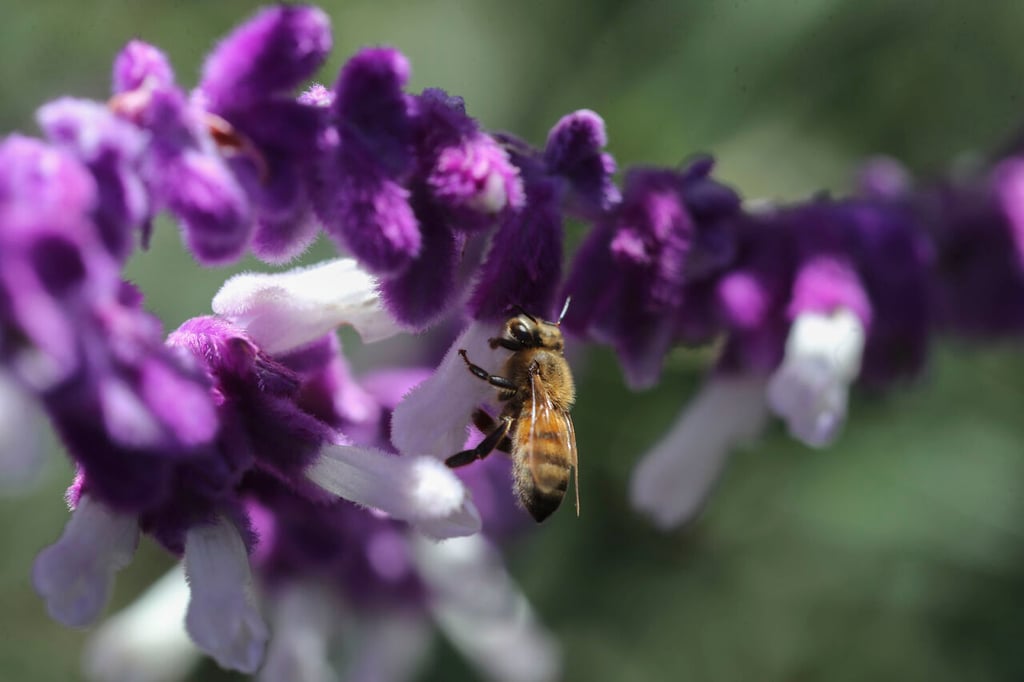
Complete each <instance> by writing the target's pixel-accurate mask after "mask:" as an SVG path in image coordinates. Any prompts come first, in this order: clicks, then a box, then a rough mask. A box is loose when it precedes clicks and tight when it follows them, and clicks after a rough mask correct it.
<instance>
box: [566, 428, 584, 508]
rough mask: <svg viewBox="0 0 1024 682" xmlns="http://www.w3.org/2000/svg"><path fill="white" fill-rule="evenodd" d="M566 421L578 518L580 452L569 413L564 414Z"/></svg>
mask: <svg viewBox="0 0 1024 682" xmlns="http://www.w3.org/2000/svg"><path fill="white" fill-rule="evenodd" d="M562 419H564V420H565V430H566V432H568V434H569V435H568V444H569V459H570V461H572V475H573V482H572V486H573V488H575V489H576V516H577V517H579V515H580V459H579V450H577V449H576V429H575V428H573V425H572V417H570V416H569V413H568V412H563V413H562Z"/></svg>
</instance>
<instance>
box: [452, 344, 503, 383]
mask: <svg viewBox="0 0 1024 682" xmlns="http://www.w3.org/2000/svg"><path fill="white" fill-rule="evenodd" d="M459 355H461V356H462V359H463V360H465V361H466V366H467V367H469V371H470V372H472V373H473V376H475V377H477V378H478V379H483V380H484V381H486V382H487V383H489V384H490V385H491V386H496V387H497V388H500V389H502V390H503V391H510V392H511V393H513V394H514V393H515V392H516V385H515V384H513V383H512V382H511V381H509V380H508V379H506V378H505V377H500V376H498V375H497V374H491V373H490V372H488V371H487V370H486V369H484V368H483V367H481V366H480V365H474V364H473V363H472V362H470V361H469V357H468V356H467V355H466V349H465V348H462V349H460V350H459Z"/></svg>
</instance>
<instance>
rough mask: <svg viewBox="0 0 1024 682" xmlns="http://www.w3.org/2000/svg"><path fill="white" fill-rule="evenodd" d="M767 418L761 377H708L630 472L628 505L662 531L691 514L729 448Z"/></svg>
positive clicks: (754, 432)
mask: <svg viewBox="0 0 1024 682" xmlns="http://www.w3.org/2000/svg"><path fill="white" fill-rule="evenodd" d="M766 417H767V405H766V403H765V382H764V380H762V379H760V378H756V377H721V376H719V377H713V378H711V379H710V380H709V381H708V383H707V384H706V385H705V386H704V387H703V388H702V389H701V390H700V391H699V392H698V393H697V395H696V396H695V397H694V398H693V399H692V400H691V401H690V403H689V404H688V405H687V406H686V408H685V409H684V410H683V412H682V414H681V415H680V417H679V419H677V420H676V423H675V424H674V425H673V426H672V428H671V429H669V431H668V433H666V434H665V435H664V436H663V437H662V439H661V440H660V441H659V442H658V443H657V444H655V446H654V447H653V448H651V450H650V451H648V453H647V454H646V455H644V457H643V458H642V459H641V460H640V463H639V464H638V465H637V467H636V469H635V470H634V471H633V476H632V479H631V480H630V483H629V494H630V500H631V502H632V504H633V507H635V508H636V509H637V510H639V511H641V512H644V513H645V514H648V515H649V516H650V517H651V518H652V519H653V521H654V523H655V524H657V525H658V526H659V527H660V528H662V529H665V530H667V529H669V528H673V527H675V526H679V525H681V524H683V523H685V522H686V521H689V520H690V519H692V518H693V517H694V516H695V515H696V514H697V512H698V511H699V510H700V508H701V506H702V504H703V502H704V500H705V499H706V498H707V494H708V492H709V491H710V488H711V486H712V484H713V483H714V482H715V480H716V479H717V478H718V474H719V472H720V471H721V470H722V467H723V466H724V465H725V460H726V458H727V457H728V455H729V453H730V452H731V451H732V449H733V448H734V447H736V446H737V445H739V444H741V443H743V442H745V441H747V440H750V439H752V438H754V437H755V436H756V435H757V434H758V433H759V432H760V431H761V428H762V427H763V425H764V422H765V419H766Z"/></svg>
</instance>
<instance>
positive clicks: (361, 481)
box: [306, 445, 480, 538]
mask: <svg viewBox="0 0 1024 682" xmlns="http://www.w3.org/2000/svg"><path fill="white" fill-rule="evenodd" d="M306 477H307V478H309V480H311V481H313V483H315V484H317V485H318V486H320V487H321V488H323V489H324V490H327V491H328V492H330V493H333V494H334V495H337V496H338V497H343V498H345V499H346V500H351V501H352V502H355V503H356V504H360V505H363V506H365V507H373V508H375V509H379V510H381V511H383V512H385V513H387V514H389V515H390V516H393V517H395V518H397V519H402V520H404V521H408V522H410V523H412V524H413V525H414V526H416V527H417V528H418V529H419V530H420V531H422V532H423V533H425V534H427V535H429V536H431V537H435V538H445V537H456V536H462V535H470V534H472V533H476V532H477V531H479V530H480V516H479V514H478V513H477V511H476V507H474V506H473V503H472V501H471V500H470V499H469V494H468V492H467V491H466V488H465V486H464V485H463V484H462V481H461V480H459V478H458V476H456V475H455V474H454V473H453V472H452V471H451V469H449V468H448V467H446V466H445V465H444V464H443V463H442V462H439V461H438V460H436V459H434V458H432V457H422V456H421V457H411V456H399V455H389V454H388V453H386V452H383V451H381V450H376V449H374V448H367V447H360V446H354V445H328V446H326V447H325V448H324V449H323V450H321V452H320V457H319V458H318V459H317V461H316V462H315V463H314V464H313V465H312V466H310V467H309V468H308V469H307V470H306Z"/></svg>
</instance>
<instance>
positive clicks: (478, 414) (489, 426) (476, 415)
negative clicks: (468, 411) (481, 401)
mask: <svg viewBox="0 0 1024 682" xmlns="http://www.w3.org/2000/svg"><path fill="white" fill-rule="evenodd" d="M473 426H475V427H476V428H478V429H480V433H491V432H492V431H494V430H495V429H496V428H498V422H496V421H494V417H492V416H491V415H489V414H487V413H486V412H484V411H483V410H480V409H478V410H476V411H475V412H473ZM494 449H495V450H500V451H502V452H512V440H511V439H510V438H509V437H508V436H507V435H506V436H505V437H504V438H502V439H501V441H499V442H498V444H497V445H495V446H494Z"/></svg>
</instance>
